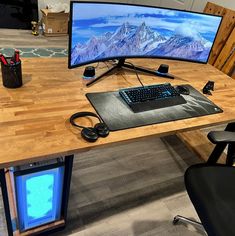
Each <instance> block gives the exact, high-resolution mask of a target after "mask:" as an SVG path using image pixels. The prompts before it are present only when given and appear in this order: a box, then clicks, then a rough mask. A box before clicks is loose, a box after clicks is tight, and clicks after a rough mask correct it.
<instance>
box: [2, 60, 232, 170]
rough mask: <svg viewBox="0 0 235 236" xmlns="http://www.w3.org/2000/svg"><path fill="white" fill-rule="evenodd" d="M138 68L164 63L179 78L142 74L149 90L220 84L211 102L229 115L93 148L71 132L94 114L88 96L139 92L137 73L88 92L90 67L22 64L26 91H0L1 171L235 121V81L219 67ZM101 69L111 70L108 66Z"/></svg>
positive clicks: (141, 131)
mask: <svg viewBox="0 0 235 236" xmlns="http://www.w3.org/2000/svg"><path fill="white" fill-rule="evenodd" d="M133 62H134V63H135V64H136V65H141V66H145V67H148V68H158V66H159V65H160V64H161V63H167V64H169V65H170V72H171V73H172V74H174V75H175V76H177V77H178V78H177V79H174V80H170V79H166V78H161V77H155V76H152V75H148V74H141V73H140V78H141V80H142V81H143V83H144V84H154V83H164V82H170V83H171V84H173V85H177V84H185V83H190V84H191V85H192V86H193V87H195V88H196V89H198V90H201V89H202V87H203V86H204V85H205V83H206V82H207V81H208V80H213V81H215V91H214V92H213V96H209V98H210V99H211V100H212V101H213V102H214V103H216V104H217V105H218V106H220V107H221V108H222V109H223V110H224V112H223V113H220V114H216V115H210V116H203V117H198V118H192V119H185V120H179V121H174V122H167V123H162V124H156V125H149V126H144V127H139V128H134V129H128V130H122V131H116V132H112V133H111V134H110V135H109V136H108V138H100V139H99V140H98V141H97V142H96V143H92V144H91V143H88V142H86V141H84V140H83V139H81V137H80V131H79V130H77V129H75V128H73V127H71V125H70V124H69V122H68V119H69V117H70V116H71V115H72V114H73V113H75V112H79V111H94V109H93V108H92V106H91V105H90V103H89V102H88V100H87V99H86V97H85V93H87V92H95V91H96V92H97V91H112V90H117V89H119V88H123V87H128V86H139V82H138V80H137V78H136V75H135V73H134V72H132V71H128V70H122V71H120V73H119V74H118V75H112V76H109V77H106V78H104V79H103V80H101V81H99V82H98V83H97V84H95V85H93V86H91V87H89V88H87V87H85V86H84V83H83V81H82V79H81V78H82V73H83V69H84V67H82V68H76V69H73V70H69V69H67V59H66V58H27V59H24V60H23V62H22V69H23V84H24V85H23V87H21V88H18V89H6V88H4V87H3V86H2V85H0V110H1V113H0V114H1V115H0V147H1V149H0V168H5V167H10V166H15V165H20V164H23V163H29V162H34V161H36V160H42V159H45V158H52V157H55V156H58V155H70V154H73V153H79V152H83V151H86V150H89V149H91V148H95V147H97V146H100V145H110V144H113V143H116V142H124V141H131V140H133V139H138V138H145V137H146V136H151V135H158V136H161V135H169V134H174V133H177V132H179V131H186V130H192V129H198V128H202V127H206V126H210V125H215V124H220V123H227V122H231V121H235V106H234V104H235V81H234V80H232V79H231V78H230V77H228V76H227V75H225V74H223V73H222V72H220V71H219V70H217V69H215V68H214V67H212V66H210V65H204V64H196V63H189V62H178V61H166V60H165V61H164V60H152V59H146V60H140V59H138V60H137V59H136V60H133ZM100 66H101V67H103V70H106V69H107V68H106V66H105V65H104V64H103V63H101V64H100ZM98 73H99V71H97V74H98ZM81 122H84V123H83V124H84V125H89V124H90V123H92V124H94V123H96V122H97V120H95V119H94V120H92V121H91V120H90V119H88V118H84V119H83V121H81Z"/></svg>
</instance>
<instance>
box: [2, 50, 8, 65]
mask: <svg viewBox="0 0 235 236" xmlns="http://www.w3.org/2000/svg"><path fill="white" fill-rule="evenodd" d="M0 59H1V61H2V63H3V64H4V65H7V64H8V63H7V60H6V58H5V57H4V55H3V54H1V53H0Z"/></svg>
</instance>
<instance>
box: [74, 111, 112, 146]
mask: <svg viewBox="0 0 235 236" xmlns="http://www.w3.org/2000/svg"><path fill="white" fill-rule="evenodd" d="M85 116H92V117H96V118H98V120H99V123H97V124H96V125H95V126H94V127H84V126H81V125H78V124H76V123H75V119H77V118H80V117H85ZM70 123H71V124H72V125H73V126H76V127H78V128H81V129H82V131H81V135H82V137H83V138H84V139H85V140H86V141H88V142H95V141H96V140H97V139H98V138H99V137H103V138H104V137H107V136H108V135H109V128H108V126H107V125H106V124H105V123H103V122H102V121H101V119H100V117H99V116H97V115H96V114H95V113H92V112H78V113H75V114H73V115H72V116H71V117H70Z"/></svg>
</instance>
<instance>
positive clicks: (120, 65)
mask: <svg viewBox="0 0 235 236" xmlns="http://www.w3.org/2000/svg"><path fill="white" fill-rule="evenodd" d="M120 68H128V69H132V70H137V71H141V72H145V73H148V74H152V75H155V76H160V77H166V78H169V79H174V76H173V75H171V74H169V73H161V72H158V71H157V70H151V69H146V68H143V67H139V66H132V65H131V64H128V63H125V59H119V60H118V63H117V64H116V65H114V66H113V67H111V68H110V69H108V70H107V71H105V72H104V73H102V74H101V75H99V76H98V77H96V78H95V79H94V80H92V81H90V82H88V83H87V84H86V86H87V87H88V86H90V85H92V84H94V83H96V82H97V81H98V80H100V79H101V78H102V77H104V76H106V75H107V74H109V73H111V72H112V71H114V70H116V69H120Z"/></svg>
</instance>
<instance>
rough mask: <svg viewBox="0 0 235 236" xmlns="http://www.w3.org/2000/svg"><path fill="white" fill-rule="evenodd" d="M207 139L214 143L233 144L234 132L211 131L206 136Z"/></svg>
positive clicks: (234, 141) (234, 139)
mask: <svg viewBox="0 0 235 236" xmlns="http://www.w3.org/2000/svg"><path fill="white" fill-rule="evenodd" d="M207 137H208V139H209V140H210V141H211V142H212V143H214V144H217V143H226V144H229V143H235V132H230V131H211V132H209V133H208V135H207Z"/></svg>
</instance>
